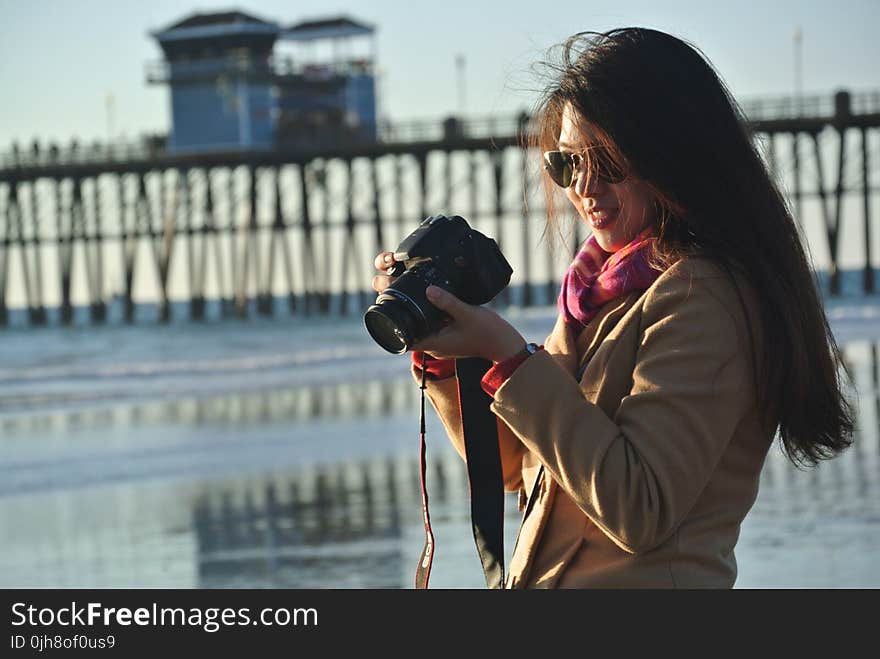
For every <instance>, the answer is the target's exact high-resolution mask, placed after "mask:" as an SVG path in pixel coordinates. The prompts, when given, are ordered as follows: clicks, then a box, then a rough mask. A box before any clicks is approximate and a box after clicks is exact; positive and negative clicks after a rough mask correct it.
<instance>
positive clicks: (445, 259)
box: [364, 215, 513, 355]
mask: <svg viewBox="0 0 880 659" xmlns="http://www.w3.org/2000/svg"><path fill="white" fill-rule="evenodd" d="M394 260H395V261H396V262H397V263H395V264H394V268H393V269H392V270H391V271H390V272H389V273H388V274H390V275H391V276H393V277H397V279H395V280H394V282H393V283H392V284H391V286H389V287H388V288H386V289H385V290H384V291H383V292H382V293H381V294H380V295H379V297H377V298H376V302H375V304H373V305H371V306H370V308H369V309H367V311H366V313H365V314H364V325H366V328H367V331H368V332H369V333H370V336H372V337H373V340H374V341H376V343H378V344H379V345H380V346H382V347H383V348H385V350H387V351H388V352H391V353H394V354H397V355H399V354H401V353H403V352H406V351H407V350H409V348H410V347H411V346H412V345H413V344H414V343H417V342H418V341H420V340H421V339H423V338H424V337H426V336H428V335H429V334H432V333H434V332H436V331H437V330H439V329H440V328H441V327H443V325H444V324H445V323H446V322H447V321H448V319H449V316H448V315H447V314H446V313H444V312H443V311H441V310H440V309H438V308H437V307H435V306H434V305H432V304H431V303H430V302H428V299H427V297H426V296H425V290H426V289H427V288H428V286H430V285H431V284H434V285H435V286H439V287H441V288H444V289H446V290H447V291H449V292H450V293H452V294H453V295H455V296H456V297H458V298H459V299H461V300H462V301H464V302H467V303H468V304H485V303H487V302H489V301H490V300H492V299H493V298H494V297H495V296H496V295H498V293H500V292H501V291H502V290H504V288H505V287H506V286H507V284H508V283H509V282H510V276H511V275H512V274H513V268H511V267H510V264H509V263H508V262H507V259H505V258H504V255H503V254H502V253H501V250H500V249H499V248H498V244H497V243H496V242H495V241H494V240H492V239H491V238H487V237H486V236H484V235H483V234H482V233H480V232H479V231H476V230H475V229H472V228H471V227H470V225H468V223H467V221H465V219H464V218H462V217H460V216H458V215H453V216H452V217H446V216H445V215H432V216H431V217H429V218H427V219H425V220H424V221H422V223H421V224H420V225H419V226H418V228H417V229H416V230H415V231H413V232H412V233H411V234H410V235H408V236H407V237H406V238H404V240H403V242H401V243H400V245H399V246H398V247H397V250H396V251H395V252H394Z"/></svg>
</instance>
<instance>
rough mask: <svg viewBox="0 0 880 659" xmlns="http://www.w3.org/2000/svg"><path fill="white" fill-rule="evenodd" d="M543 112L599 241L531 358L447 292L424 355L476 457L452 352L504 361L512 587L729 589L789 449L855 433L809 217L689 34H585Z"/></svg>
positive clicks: (436, 400) (809, 460)
mask: <svg viewBox="0 0 880 659" xmlns="http://www.w3.org/2000/svg"><path fill="white" fill-rule="evenodd" d="M537 117H538V121H537V125H538V130H537V131H536V136H535V140H536V146H538V147H539V148H540V150H541V151H543V152H545V154H544V165H545V171H546V174H547V176H546V178H547V180H548V181H550V183H549V185H550V186H554V185H556V186H561V187H562V188H564V191H565V195H566V197H567V198H568V201H569V202H570V203H571V204H572V206H574V208H575V209H576V210H577V213H578V215H579V216H580V218H581V220H582V221H584V222H586V223H587V224H588V225H589V227H590V228H591V230H592V235H591V237H590V239H589V240H588V241H587V242H586V243H585V244H584V246H583V247H582V249H581V250H580V252H579V253H578V255H577V257H576V258H575V260H574V262H573V263H572V265H571V266H570V267H569V269H568V271H567V272H566V274H565V277H564V280H563V285H562V290H561V292H560V296H559V311H560V313H559V317H558V320H557V322H556V325H555V327H554V328H553V331H552V332H551V334H550V335H549V336H548V337H547V339H546V341H545V344H544V346H543V349H537V350H536V349H534V347H533V348H532V349H530V350H525V349H524V348H523V346H524V344H525V339H524V338H523V337H522V336H521V335H520V333H519V332H518V331H517V330H516V329H515V328H514V327H512V326H511V325H510V324H509V323H508V322H507V321H505V320H504V319H503V318H501V317H500V316H499V315H498V314H496V313H495V312H493V311H491V310H490V309H485V308H479V307H473V306H469V305H466V304H464V303H463V302H461V301H460V300H457V299H456V298H455V297H454V296H453V295H451V294H450V293H449V292H447V291H443V290H441V289H437V288H434V287H431V288H429V289H428V296H429V299H430V300H431V301H432V303H433V304H435V305H436V306H437V307H439V308H441V309H443V310H444V311H446V312H447V313H448V314H449V315H450V316H451V318H452V322H451V324H450V325H448V326H447V327H444V328H443V329H442V330H441V331H439V332H438V333H436V334H435V335H432V336H430V337H428V338H427V339H425V340H423V341H422V342H421V343H420V344H418V345H417V346H415V348H416V349H418V350H419V351H425V352H426V353H427V354H428V356H429V357H430V358H431V359H429V360H428V362H427V367H426V368H427V370H428V374H429V376H430V379H429V382H428V389H427V392H428V395H429V397H430V399H431V401H432V403H433V404H434V407H435V408H436V410H437V412H438V413H439V415H440V418H441V419H442V420H443V423H444V425H445V426H446V429H447V431H448V434H449V436H450V438H451V439H452V441H453V443H454V444H455V446H456V447H457V448H458V450H459V452H460V453H462V455H463V449H462V438H461V431H460V423H459V422H458V416H459V415H458V400H457V390H456V386H455V378H454V376H452V369H451V368H450V364H451V362H450V361H448V360H450V359H451V358H454V357H464V356H474V357H482V358H485V359H488V360H491V361H492V362H494V364H495V365H494V366H493V368H492V369H490V371H489V372H488V373H487V374H486V377H485V378H484V380H483V387H484V389H486V391H487V392H489V393H490V395H492V396H493V402H492V404H491V409H492V411H493V412H494V413H495V415H496V416H497V418H498V429H499V440H498V441H499V448H500V449H501V454H502V465H503V471H504V479H505V486H506V487H507V488H508V489H510V490H513V491H517V490H518V491H519V492H520V495H521V497H520V502H521V505H523V506H524V504H525V502H526V500H527V499H529V501H528V506H524V507H525V509H526V512H525V515H524V518H523V522H522V527H521V529H520V533H519V537H518V539H517V544H516V547H515V548H514V551H513V556H512V560H511V564H510V570H509V574H508V578H507V582H506V586H507V587H512V588H522V587H525V588H532V587H534V588H553V587H563V588H568V587H640V588H663V587H685V588H698V587H724V588H729V587H732V586H733V584H734V582H735V579H736V574H737V569H736V560H735V556H734V547H735V545H736V542H737V538H738V535H739V530H740V524H741V523H742V521H743V518H744V517H745V515H746V513H747V512H748V511H749V509H750V508H751V506H752V504H753V503H754V501H755V498H756V496H757V492H758V480H759V475H760V472H761V467H762V465H763V463H764V459H765V456H766V454H767V451H768V449H769V447H770V445H771V444H772V441H773V438H774V436H775V435H776V434H777V433H778V435H779V438H780V442H781V445H782V447H783V449H784V450H785V452H786V454H787V455H788V456H789V457H790V458H791V460H792V461H793V462H795V463H805V464H815V463H816V462H817V461H818V460H819V459H822V458H827V457H831V456H833V455H835V454H837V453H838V452H840V451H841V450H843V449H844V448H846V447H847V446H848V445H849V443H850V442H851V433H852V429H853V422H852V411H851V409H850V407H849V405H848V403H847V402H846V400H845V399H844V397H843V395H842V386H843V384H842V382H841V379H840V377H839V374H840V373H841V371H840V369H841V368H842V365H841V362H840V355H839V352H838V348H837V346H836V344H835V341H834V338H833V336H832V334H831V332H830V330H829V327H828V323H827V320H826V318H825V315H824V311H823V308H822V303H821V300H820V297H819V295H818V293H817V291H816V289H815V286H814V281H813V277H812V275H811V272H810V269H809V264H808V260H807V258H806V255H805V253H804V250H803V248H802V246H801V243H800V240H799V237H798V232H797V229H796V225H795V223H794V222H793V220H792V217H791V215H790V213H789V212H788V210H787V208H786V205H785V203H784V201H783V200H782V198H781V196H780V194H779V192H778V191H777V189H776V187H775V186H774V184H773V182H772V181H771V178H770V177H769V175H768V173H767V171H766V169H765V167H764V166H763V163H762V161H761V159H760V157H759V156H758V154H757V152H756V151H755V149H754V147H753V145H752V142H751V140H750V139H749V136H748V134H747V133H746V132H745V130H744V123H743V120H742V116H741V114H740V113H739V111H738V108H737V105H736V103H735V102H734V101H733V99H732V98H731V96H730V94H729V93H728V92H727V90H726V89H725V87H724V85H723V83H722V82H721V81H720V80H719V78H718V76H717V75H716V74H715V72H714V71H713V69H712V67H711V65H710V64H709V63H708V62H707V60H706V59H705V58H704V57H703V56H702V55H701V54H700V53H699V51H698V50H697V49H696V48H694V47H693V46H690V45H689V44H686V43H685V42H683V41H681V40H679V39H677V38H675V37H672V36H670V35H667V34H664V33H662V32H658V31H655V30H648V29H641V28H626V29H619V30H613V31H611V32H608V33H605V34H580V35H576V36H575V37H572V38H571V39H570V40H569V41H568V42H567V43H566V44H565V46H564V48H563V64H562V66H561V67H560V68H559V69H558V75H557V76H556V79H555V80H554V82H553V84H552V85H551V86H550V87H549V89H548V91H547V93H546V94H545V97H544V98H543V101H542V103H541V105H540V109H539V112H538V113H537ZM549 227H550V228H552V229H553V230H554V231H558V232H562V231H563V230H562V229H560V225H559V222H558V221H557V220H556V219H555V214H554V212H553V207H552V203H551V213H550V221H549ZM392 263H393V259H391V256H390V254H389V253H383V254H380V255H379V256H378V257H377V260H376V265H377V267H378V268H380V269H384V268H387V267H388V266H389V265H391V264H392ZM388 283H389V279H388V277H387V276H386V275H379V276H377V277H376V278H375V279H374V282H373V286H374V288H375V289H376V290H380V291H381V290H383V289H384V288H385V287H386V286H387V285H388ZM420 355H421V353H414V357H416V359H414V371H415V375H416V376H417V378H420V370H419V368H418V365H420V364H421V360H420V359H419V357H420ZM843 372H844V373H845V371H843Z"/></svg>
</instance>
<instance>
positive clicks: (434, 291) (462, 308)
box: [425, 284, 469, 318]
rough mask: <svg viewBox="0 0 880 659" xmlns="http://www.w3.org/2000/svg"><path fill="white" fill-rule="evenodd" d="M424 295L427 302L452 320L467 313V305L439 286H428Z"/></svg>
mask: <svg viewBox="0 0 880 659" xmlns="http://www.w3.org/2000/svg"><path fill="white" fill-rule="evenodd" d="M425 295H426V296H427V298H428V301H429V302H430V303H431V304H433V305H434V306H435V307H437V308H438V309H440V311H445V312H446V313H448V314H449V315H450V316H452V317H453V318H458V317H459V316H461V314H463V313H467V311H468V308H469V305H467V304H465V303H464V302H462V301H461V300H459V299H458V298H457V297H455V296H454V295H453V294H452V293H450V292H449V291H447V290H445V289H443V288H440V287H439V286H434V285H433V284H432V285H431V286H428V288H427V289H425Z"/></svg>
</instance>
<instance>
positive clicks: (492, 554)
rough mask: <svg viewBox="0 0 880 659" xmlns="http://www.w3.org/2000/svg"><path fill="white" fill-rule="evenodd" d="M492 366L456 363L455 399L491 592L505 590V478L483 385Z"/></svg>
mask: <svg viewBox="0 0 880 659" xmlns="http://www.w3.org/2000/svg"><path fill="white" fill-rule="evenodd" d="M491 366H492V362H490V361H487V360H485V359H479V358H475V357H470V358H467V359H456V360H455V373H456V375H457V377H458V400H459V405H460V408H461V426H462V433H463V435H464V448H465V456H466V462H467V473H468V483H469V485H470V493H471V527H472V528H473V532H474V542H475V543H476V545H477V552H478V553H479V555H480V561H481V562H482V564H483V574H484V575H485V577H486V585H487V586H489V588H503V587H504V475H503V473H502V470H501V453H500V451H499V449H498V420H497V418H496V416H495V414H494V413H493V412H492V410H491V409H490V408H489V404H490V403H491V402H492V397H491V396H489V395H488V394H487V393H486V392H485V391H483V387H482V385H481V380H482V378H483V376H484V375H485V374H486V371H488V370H489V368H490V367H491Z"/></svg>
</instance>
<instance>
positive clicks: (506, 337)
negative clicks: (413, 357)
mask: <svg viewBox="0 0 880 659" xmlns="http://www.w3.org/2000/svg"><path fill="white" fill-rule="evenodd" d="M425 294H426V295H427V297H428V301H429V302H430V303H431V304H433V305H434V306H435V307H437V308H438V309H440V310H441V311H445V312H446V313H447V314H449V316H450V317H451V318H452V321H451V322H450V323H449V324H448V325H446V326H445V327H442V328H441V329H440V330H439V331H438V332H436V333H434V334H431V335H430V336H427V337H425V338H424V339H422V340H421V341H419V342H418V343H416V344H415V345H413V346H412V349H413V350H423V351H425V352H427V353H428V354H429V355H431V356H432V357H436V358H438V359H450V358H459V357H481V358H483V359H488V360H490V361H492V362H496V363H497V362H500V361H504V360H505V359H507V358H509V357H513V356H514V355H515V354H516V353H518V352H519V351H520V350H522V348H523V346H524V345H525V344H526V341H525V339H524V338H523V337H522V335H521V334H520V333H519V332H518V331H517V330H516V329H515V328H514V327H513V325H511V324H510V323H508V322H507V321H506V320H504V318H502V317H501V316H499V315H498V314H497V313H495V312H494V311H492V310H491V309H487V308H485V307H478V306H474V305H472V304H467V303H466V302H462V301H461V300H459V299H458V298H457V297H455V296H454V295H453V294H452V293H450V292H449V291H447V290H444V289H442V288H440V287H439V286H428V289H427V290H426V291H425Z"/></svg>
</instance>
